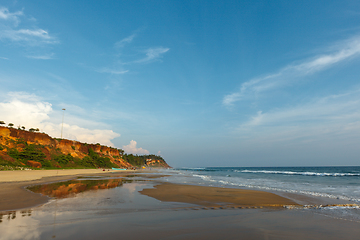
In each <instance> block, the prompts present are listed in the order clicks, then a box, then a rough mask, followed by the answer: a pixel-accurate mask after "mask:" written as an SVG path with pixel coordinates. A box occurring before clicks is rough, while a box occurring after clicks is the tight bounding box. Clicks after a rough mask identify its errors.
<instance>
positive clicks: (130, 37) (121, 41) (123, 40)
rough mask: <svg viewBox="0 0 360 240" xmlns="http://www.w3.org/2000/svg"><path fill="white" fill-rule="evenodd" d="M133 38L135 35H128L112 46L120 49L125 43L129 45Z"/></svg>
mask: <svg viewBox="0 0 360 240" xmlns="http://www.w3.org/2000/svg"><path fill="white" fill-rule="evenodd" d="M135 37H136V34H132V35H130V36H128V37H126V38H124V39H122V40H120V41H118V42H116V43H115V45H114V46H115V48H122V47H124V46H125V45H126V44H127V43H131V42H132V41H133V39H134V38H135Z"/></svg>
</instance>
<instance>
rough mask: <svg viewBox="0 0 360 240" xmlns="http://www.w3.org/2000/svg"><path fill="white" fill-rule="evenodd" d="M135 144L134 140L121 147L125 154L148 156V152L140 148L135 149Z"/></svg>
mask: <svg viewBox="0 0 360 240" xmlns="http://www.w3.org/2000/svg"><path fill="white" fill-rule="evenodd" d="M136 145H137V142H136V141H134V140H131V141H130V144H129V145H126V146H123V149H124V151H125V152H126V153H132V154H149V151H148V150H146V149H142V148H137V147H136Z"/></svg>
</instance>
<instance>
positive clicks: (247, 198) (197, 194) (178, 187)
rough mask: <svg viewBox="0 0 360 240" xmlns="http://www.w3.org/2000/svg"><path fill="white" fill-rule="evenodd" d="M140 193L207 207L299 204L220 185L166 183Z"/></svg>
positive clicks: (267, 193)
mask: <svg viewBox="0 0 360 240" xmlns="http://www.w3.org/2000/svg"><path fill="white" fill-rule="evenodd" d="M140 193H142V194H144V195H147V196H149V197H153V198H156V199H158V200H160V201H166V202H183V203H191V204H197V205H202V206H206V207H229V206H232V207H283V206H284V205H298V204H296V203H295V202H293V201H291V200H290V199H287V198H284V197H281V196H278V195H276V194H273V193H269V192H263V191H255V190H244V189H232V188H218V187H204V186H193V185H182V184H171V183H164V184H160V185H156V186H155V188H151V189H144V190H142V191H140Z"/></svg>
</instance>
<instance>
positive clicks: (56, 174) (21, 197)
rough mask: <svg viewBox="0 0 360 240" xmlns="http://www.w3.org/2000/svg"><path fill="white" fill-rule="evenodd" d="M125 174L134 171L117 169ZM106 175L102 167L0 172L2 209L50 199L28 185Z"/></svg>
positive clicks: (36, 203)
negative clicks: (27, 187) (84, 176)
mask: <svg viewBox="0 0 360 240" xmlns="http://www.w3.org/2000/svg"><path fill="white" fill-rule="evenodd" d="M117 172H118V173H121V172H123V174H127V173H129V172H130V173H133V172H134V171H117ZM84 174H85V175H99V174H101V175H104V174H109V172H108V171H103V170H102V169H66V170H32V171H1V172H0V211H5V210H16V209H23V208H30V207H35V206H38V205H41V204H44V203H46V202H48V201H49V198H48V197H47V196H43V195H41V194H36V193H32V192H30V191H28V190H26V189H25V187H26V186H28V185H33V184H34V185H35V184H44V183H47V182H55V181H65V180H70V179H73V178H75V177H77V176H81V175H84Z"/></svg>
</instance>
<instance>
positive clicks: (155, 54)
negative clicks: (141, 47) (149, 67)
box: [134, 47, 170, 63]
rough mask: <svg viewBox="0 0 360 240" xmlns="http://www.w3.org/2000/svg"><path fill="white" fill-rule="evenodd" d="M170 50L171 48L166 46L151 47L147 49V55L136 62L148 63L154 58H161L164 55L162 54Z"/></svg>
mask: <svg viewBox="0 0 360 240" xmlns="http://www.w3.org/2000/svg"><path fill="white" fill-rule="evenodd" d="M169 50H170V48H164V47H157V48H149V49H147V50H146V51H145V53H146V57H145V58H143V59H140V60H137V61H135V62H134V63H148V62H150V61H152V60H155V59H159V58H161V57H162V54H164V53H166V52H167V51H169Z"/></svg>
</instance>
